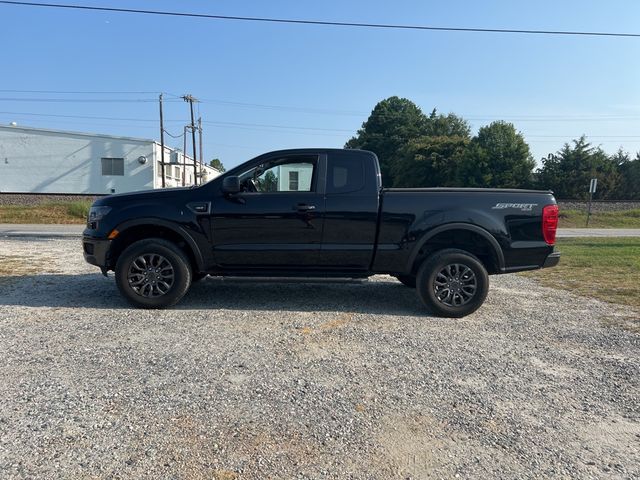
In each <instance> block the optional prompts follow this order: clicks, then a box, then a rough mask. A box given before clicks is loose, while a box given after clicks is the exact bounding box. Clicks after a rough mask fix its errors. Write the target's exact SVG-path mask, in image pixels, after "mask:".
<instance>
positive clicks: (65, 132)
mask: <svg viewBox="0 0 640 480" xmlns="http://www.w3.org/2000/svg"><path fill="white" fill-rule="evenodd" d="M0 130H6V131H10V130H24V131H27V132H34V133H39V132H41V133H58V134H62V135H77V136H81V137H98V138H112V139H116V140H129V141H133V142H140V143H158V142H157V141H156V140H153V139H150V138H137V137H125V136H120V135H107V134H104V133H87V132H74V131H69V130H54V129H50V128H38V127H22V126H20V125H16V126H13V125H0ZM165 146H166V145H165ZM168 148H171V147H168Z"/></svg>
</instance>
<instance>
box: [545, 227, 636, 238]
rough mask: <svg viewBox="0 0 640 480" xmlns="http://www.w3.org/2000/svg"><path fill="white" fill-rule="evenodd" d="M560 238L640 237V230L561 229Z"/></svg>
mask: <svg viewBox="0 0 640 480" xmlns="http://www.w3.org/2000/svg"><path fill="white" fill-rule="evenodd" d="M558 237H640V228H559V229H558Z"/></svg>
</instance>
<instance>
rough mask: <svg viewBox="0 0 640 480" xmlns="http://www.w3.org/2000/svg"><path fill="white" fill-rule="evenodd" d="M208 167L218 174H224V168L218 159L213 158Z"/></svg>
mask: <svg viewBox="0 0 640 480" xmlns="http://www.w3.org/2000/svg"><path fill="white" fill-rule="evenodd" d="M209 165H210V166H212V167H213V168H215V169H216V170H218V171H219V172H221V173H222V172H224V171H225V168H224V165H223V164H222V162H221V161H220V159H219V158H214V159H213V160H211V161H210V162H209Z"/></svg>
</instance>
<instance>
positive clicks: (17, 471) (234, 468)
mask: <svg viewBox="0 0 640 480" xmlns="http://www.w3.org/2000/svg"><path fill="white" fill-rule="evenodd" d="M80 252H81V249H80V244H79V241H78V240H40V241H35V240H31V241H27V240H24V239H21V240H7V239H5V240H0V261H13V262H14V263H15V264H16V267H15V270H14V271H13V272H12V276H10V277H3V278H0V355H1V357H0V358H1V362H0V477H1V478H70V479H75V478H143V477H144V478H153V479H158V478H185V479H186V478H188V479H192V478H193V479H199V478H203V479H204V478H207V479H224V480H229V479H236V478H237V479H245V478H246V479H266V478H282V479H289V478H354V479H355V478H358V479H359V478H362V479H365V478H366V479H374V478H375V479H377V478H380V479H390V478H402V479H406V478H416V479H421V478H458V477H459V478H541V477H553V478H569V477H571V478H604V477H606V478H639V477H640V455H639V451H640V388H639V387H640V348H639V347H640V336H639V335H638V334H635V333H633V332H632V331H629V330H627V329H625V328H624V325H625V323H624V322H625V321H628V319H629V316H630V315H632V314H631V313H630V312H629V311H628V310H627V311H625V310H624V309H622V308H620V307H616V306H614V305H609V304H605V303H602V302H599V301H596V300H590V299H585V298H582V297H577V296H574V295H572V294H570V293H567V292H562V291H556V290H552V289H548V288H544V287H541V286H539V285H538V284H537V283H535V282H534V281H533V280H530V279H528V278H523V277H520V276H516V275H507V276H502V277H492V288H491V291H490V293H489V296H488V299H487V302H486V304H485V305H484V307H483V308H481V309H480V310H479V311H478V312H476V313H475V314H474V315H472V316H469V317H467V318H464V319H460V320H453V319H443V318H436V317H432V316H429V315H426V314H425V313H424V311H423V309H422V307H421V305H420V303H419V301H418V299H417V298H416V295H415V293H414V292H413V291H412V290H410V289H408V288H406V287H403V286H402V285H400V284H399V283H398V282H396V281H394V280H393V279H392V278H390V277H386V276H380V277H375V278H373V279H372V280H371V281H370V282H368V283H365V284H341V285H328V284H322V285H310V284H302V283H301V284H259V283H247V282H230V281H221V280H214V279H207V280H205V281H203V282H201V283H200V284H197V285H194V286H193V287H192V290H191V291H190V293H189V294H188V295H187V297H185V299H184V300H183V302H182V303H181V304H179V305H178V307H176V308H175V309H173V310H169V311H160V312H157V311H143V310H133V309H130V308H129V307H128V306H127V305H126V304H125V303H124V301H123V300H122V299H121V298H120V296H119V294H118V292H117V290H116V287H115V284H114V281H113V278H109V279H107V278H104V277H102V276H100V275H99V274H98V273H97V270H96V269H94V268H92V267H90V266H88V265H85V264H84V263H83V260H82V258H81V254H80ZM27 256H28V257H29V258H31V267H30V269H29V270H28V271H24V272H22V271H21V270H20V266H19V263H18V262H15V260H16V259H19V258H23V257H27ZM1 258H4V260H1ZM34 268H37V269H38V271H39V273H37V274H34V273H33V269H34ZM625 319H626V320H625Z"/></svg>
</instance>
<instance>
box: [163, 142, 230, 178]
mask: <svg viewBox="0 0 640 480" xmlns="http://www.w3.org/2000/svg"><path fill="white" fill-rule="evenodd" d="M164 148H165V153H164V161H165V166H164V175H165V187H167V188H171V187H181V186H182V176H183V172H184V171H185V170H186V174H184V175H185V185H186V186H189V185H193V183H194V182H193V180H194V171H193V159H192V158H191V157H189V156H188V155H187V156H186V169H185V168H184V165H183V162H185V156H184V155H183V153H182V152H181V151H178V150H176V151H172V150H171V149H170V148H169V147H167V146H165V147H164ZM154 152H155V155H156V157H155V162H154V175H153V178H154V179H155V180H154V185H155V188H162V173H161V172H162V164H161V163H160V162H161V155H160V152H161V150H160V144H158V143H156V146H155V150H154ZM172 161H173V162H174V163H170V162H172ZM175 162H177V163H175ZM199 169H202V176H203V178H202V179H200V178H199V179H198V185H200V184H201V183H207V182H208V181H210V180H213V179H214V178H216V177H218V176H220V172H219V171H218V170H216V169H215V168H213V167H210V166H209V165H206V164H205V165H200V164H198V170H199Z"/></svg>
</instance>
